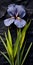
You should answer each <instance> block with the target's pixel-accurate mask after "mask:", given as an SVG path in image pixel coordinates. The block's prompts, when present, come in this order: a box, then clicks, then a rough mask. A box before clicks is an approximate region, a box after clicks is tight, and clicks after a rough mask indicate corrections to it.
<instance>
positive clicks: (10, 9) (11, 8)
mask: <svg viewBox="0 0 33 65" xmlns="http://www.w3.org/2000/svg"><path fill="white" fill-rule="evenodd" d="M15 10H16V9H15V4H10V5H8V9H7V12H8V14H9V15H10V16H13V15H14V14H15Z"/></svg>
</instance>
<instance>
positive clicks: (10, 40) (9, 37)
mask: <svg viewBox="0 0 33 65" xmlns="http://www.w3.org/2000/svg"><path fill="white" fill-rule="evenodd" d="M8 40H9V42H10V46H11V47H12V38H11V34H10V30H9V29H8Z"/></svg>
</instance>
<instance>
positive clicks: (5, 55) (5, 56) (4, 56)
mask: <svg viewBox="0 0 33 65" xmlns="http://www.w3.org/2000/svg"><path fill="white" fill-rule="evenodd" d="M0 53H1V54H2V55H3V56H4V57H5V58H6V60H7V61H8V62H9V63H10V65H12V64H11V61H10V59H9V58H8V57H7V56H6V55H5V54H4V53H3V52H2V51H0Z"/></svg>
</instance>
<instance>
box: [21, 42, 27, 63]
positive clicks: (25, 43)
mask: <svg viewBox="0 0 33 65" xmlns="http://www.w3.org/2000/svg"><path fill="white" fill-rule="evenodd" d="M25 46H26V43H25V44H24V46H23V48H22V51H21V53H20V64H21V60H22V57H23V53H24V49H25Z"/></svg>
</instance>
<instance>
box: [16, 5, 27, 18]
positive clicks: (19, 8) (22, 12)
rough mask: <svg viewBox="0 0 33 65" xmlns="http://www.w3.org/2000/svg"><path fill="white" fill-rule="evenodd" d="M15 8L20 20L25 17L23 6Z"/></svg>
mask: <svg viewBox="0 0 33 65" xmlns="http://www.w3.org/2000/svg"><path fill="white" fill-rule="evenodd" d="M16 8H17V13H18V14H19V16H20V17H21V18H23V17H24V16H25V15H26V11H25V8H24V6H22V5H16Z"/></svg>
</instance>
